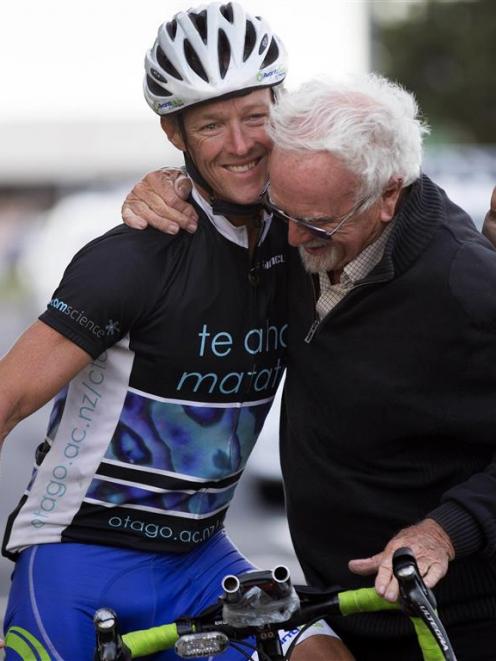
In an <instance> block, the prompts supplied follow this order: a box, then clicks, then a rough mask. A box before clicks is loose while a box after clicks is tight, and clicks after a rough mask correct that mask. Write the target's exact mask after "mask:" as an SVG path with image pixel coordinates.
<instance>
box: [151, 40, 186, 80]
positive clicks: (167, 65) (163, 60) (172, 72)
mask: <svg viewBox="0 0 496 661" xmlns="http://www.w3.org/2000/svg"><path fill="white" fill-rule="evenodd" d="M156 58H157V62H158V63H159V65H160V67H161V68H162V69H163V70H164V71H166V72H167V73H168V74H169V76H172V77H173V78H176V79H177V80H182V76H181V74H180V73H179V71H178V70H177V69H176V67H175V66H174V65H173V64H172V62H171V61H170V60H169V58H168V57H167V55H166V54H165V53H164V51H163V50H162V49H161V48H160V46H159V45H157V50H156ZM154 75H155V74H154ZM157 78H158V76H157Z"/></svg>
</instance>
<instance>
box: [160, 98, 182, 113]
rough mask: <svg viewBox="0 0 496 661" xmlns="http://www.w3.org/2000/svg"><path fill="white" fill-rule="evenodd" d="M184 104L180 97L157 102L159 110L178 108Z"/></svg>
mask: <svg viewBox="0 0 496 661" xmlns="http://www.w3.org/2000/svg"><path fill="white" fill-rule="evenodd" d="M181 106H184V101H183V100H182V99H172V100H171V101H165V103H159V105H158V109H159V110H167V109H168V108H180V107H181Z"/></svg>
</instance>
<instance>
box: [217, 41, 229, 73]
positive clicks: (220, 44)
mask: <svg viewBox="0 0 496 661" xmlns="http://www.w3.org/2000/svg"><path fill="white" fill-rule="evenodd" d="M217 48H218V55H219V71H220V77H221V78H222V79H223V78H224V77H225V75H226V73H227V70H228V69H229V64H230V62H231V45H230V43H229V39H228V38H227V36H226V33H225V32H224V30H219V39H218V41H217Z"/></svg>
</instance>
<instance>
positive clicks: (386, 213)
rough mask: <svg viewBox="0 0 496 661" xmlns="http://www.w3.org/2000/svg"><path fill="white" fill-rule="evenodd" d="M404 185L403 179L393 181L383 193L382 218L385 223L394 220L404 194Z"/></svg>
mask: <svg viewBox="0 0 496 661" xmlns="http://www.w3.org/2000/svg"><path fill="white" fill-rule="evenodd" d="M402 185H403V182H402V180H401V179H396V180H393V181H391V182H390V183H389V185H388V186H387V187H386V189H385V190H384V192H383V193H382V197H381V212H380V218H381V221H382V222H383V223H388V222H389V221H390V220H392V219H393V218H394V216H395V214H396V209H397V205H398V201H399V198H400V196H401V192H402Z"/></svg>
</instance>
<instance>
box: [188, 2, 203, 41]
mask: <svg viewBox="0 0 496 661" xmlns="http://www.w3.org/2000/svg"><path fill="white" fill-rule="evenodd" d="M188 16H189V19H190V21H191V22H192V23H193V25H194V26H195V28H196V29H197V31H198V34H199V35H200V37H201V38H202V41H203V43H204V44H206V43H207V10H206V9H204V10H203V11H202V12H200V13H199V14H195V13H194V12H189V13H188Z"/></svg>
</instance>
